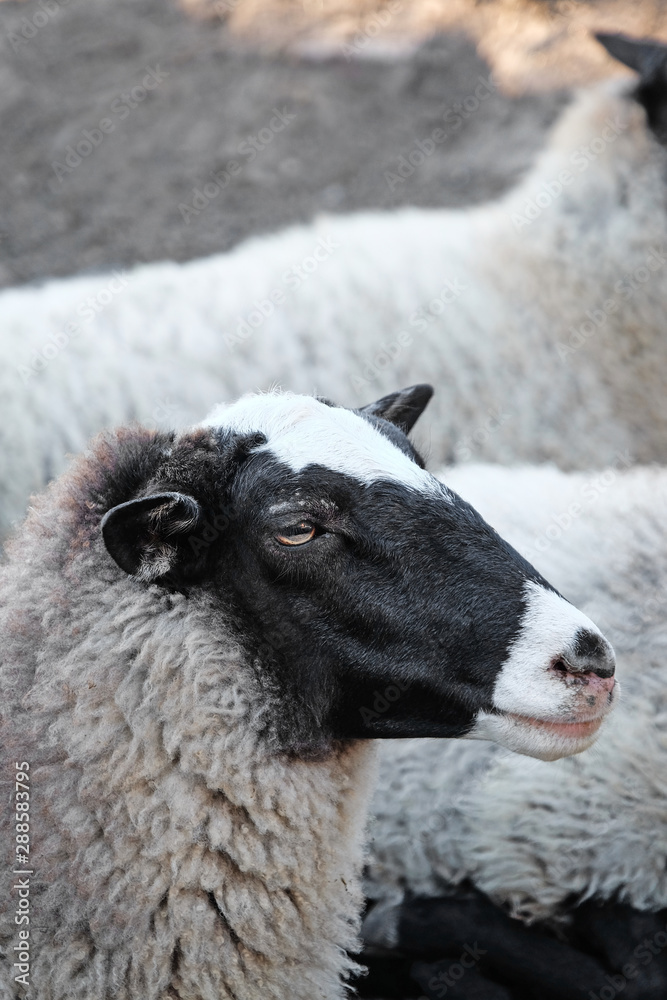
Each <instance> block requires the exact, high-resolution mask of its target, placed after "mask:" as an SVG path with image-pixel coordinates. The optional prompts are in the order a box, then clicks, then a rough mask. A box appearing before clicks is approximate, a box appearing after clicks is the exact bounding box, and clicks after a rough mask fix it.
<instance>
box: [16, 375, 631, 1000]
mask: <svg viewBox="0 0 667 1000" xmlns="http://www.w3.org/2000/svg"><path fill="white" fill-rule="evenodd" d="M430 395H431V390H430V389H429V387H425V386H416V387H413V388H411V389H408V390H404V391H403V392H401V393H394V394H393V395H391V396H390V397H387V398H384V399H382V400H380V401H378V402H377V403H376V404H373V405H372V406H369V407H367V408H366V409H365V410H363V411H362V412H354V411H350V410H346V409H343V408H340V407H335V406H333V405H330V404H326V403H324V402H321V401H318V400H315V399H313V398H312V397H303V396H293V395H289V394H286V395H282V394H278V393H273V394H268V395H264V396H251V397H246V398H244V399H242V400H240V401H239V402H237V403H235V404H232V405H228V406H219V407H218V408H217V409H216V410H214V411H213V413H212V414H211V416H210V417H209V418H208V420H207V421H206V422H205V423H204V424H202V425H201V426H200V427H198V428H195V429H194V430H189V431H186V432H184V433H182V434H180V435H176V434H174V433H173V432H172V433H167V432H155V431H148V430H144V429H141V428H136V427H135V428H133V429H129V430H121V431H119V432H116V433H115V434H112V433H106V434H105V435H102V436H101V437H100V438H99V439H98V440H97V441H96V442H94V444H93V447H92V450H91V451H90V452H88V453H87V454H86V455H84V456H83V457H82V458H81V459H79V460H77V461H76V462H75V463H74V465H73V466H72V468H71V469H70V470H69V471H68V472H67V473H65V474H64V475H63V476H62V478H61V479H59V480H57V481H56V482H55V483H54V484H53V486H52V487H51V489H50V490H49V491H48V492H47V493H46V494H45V495H44V496H43V497H41V498H39V499H38V500H37V502H36V506H35V508H34V509H33V510H32V512H31V514H30V516H29V518H28V519H27V521H26V523H25V526H24V527H23V528H22V529H21V530H20V531H19V532H18V534H17V535H16V536H15V537H14V539H13V540H12V541H11V543H10V544H9V546H8V562H7V563H6V564H5V565H4V566H3V567H2V569H1V570H0V609H1V611H0V638H1V645H2V650H3V658H2V667H1V669H0V706H1V711H2V715H1V716H0V748H1V751H0V781H2V783H3V789H4V790H3V793H2V795H3V802H4V807H3V809H2V811H1V812H0V830H1V833H2V838H1V842H2V844H3V854H4V857H5V861H6V862H7V866H8V870H9V871H13V872H14V876H12V877H14V878H15V881H14V882H13V883H12V882H11V881H8V880H6V885H7V888H8V892H7V893H6V894H3V902H2V911H3V918H4V919H3V920H2V922H0V941H1V943H2V958H3V961H2V962H1V963H0V992H1V993H2V996H3V998H4V997H23V996H24V995H25V986H26V985H28V986H30V987H31V989H32V990H34V991H35V995H36V996H39V1000H73V998H78V1000H103V998H104V1000H106V998H108V997H110V996H113V997H114V998H115V1000H173V998H175V997H183V998H185V997H188V998H194V997H196V998H197V1000H232V998H233V1000H257V998H258V997H263V998H267V1000H268V998H271V1000H314V998H321V1000H334V998H339V1000H340V998H342V997H343V996H344V995H346V991H345V987H344V980H345V978H346V977H347V976H348V975H349V973H350V972H351V971H352V970H353V969H354V968H355V965H354V962H353V961H352V959H351V958H349V957H348V956H347V955H346V953H345V949H351V950H354V948H355V944H356V932H357V929H358V924H359V911H360V907H361V901H362V899H361V892H360V884H359V869H360V865H361V860H362V850H363V828H364V821H365V813H366V806H367V800H368V798H369V795H370V790H371V786H372V782H373V778H374V771H375V768H374V763H373V762H374V758H375V749H374V741H373V739H372V737H375V736H384V737H390V736H396V737H407V736H414V735H417V734H424V735H430V736H453V735H465V734H468V735H470V734H475V733H477V734H483V735H486V736H487V737H489V738H494V739H497V740H499V741H500V742H501V743H503V744H504V745H506V746H511V747H513V748H514V749H517V750H519V751H521V752H525V753H531V754H539V755H540V756H542V757H547V758H550V757H558V756H561V755H562V754H566V753H575V752H578V751H579V750H581V749H583V748H584V747H585V746H588V745H589V744H590V743H591V742H592V741H593V740H594V739H595V734H596V732H597V729H598V728H599V726H600V722H601V720H602V719H603V717H604V716H605V715H606V714H607V713H608V712H609V710H610V709H611V708H612V707H613V704H614V701H615V691H616V688H615V681H614V678H613V672H614V659H613V653H612V651H611V647H610V646H609V644H608V643H607V641H606V640H605V639H604V637H603V636H602V635H601V633H600V632H599V630H598V629H597V628H596V626H594V625H593V624H592V622H590V621H589V619H588V618H586V617H585V616H584V615H582V614H581V613H580V612H579V611H577V610H576V609H575V608H573V607H572V606H571V605H570V604H568V602H567V601H565V600H563V598H561V597H560V596H559V595H558V594H556V592H555V591H554V590H553V589H551V588H550V586H549V585H548V584H546V582H545V581H544V580H543V578H542V577H540V576H539V574H537V573H536V572H535V571H534V570H533V569H532V567H531V566H530V565H529V564H528V563H527V562H526V561H525V560H524V559H523V558H522V557H520V556H519V555H518V554H517V553H516V552H515V551H514V550H513V549H511V547H510V546H508V545H507V544H506V543H505V542H504V541H503V540H502V539H501V538H499V536H498V535H497V534H496V533H495V532H494V531H493V530H492V529H491V528H489V526H488V525H486V524H485V523H484V522H483V521H482V519H481V518H480V517H479V516H478V515H477V514H476V512H475V511H474V510H473V509H472V508H471V507H470V506H469V505H468V504H466V503H464V502H463V501H461V500H460V499H459V498H458V497H456V496H455V494H453V493H451V491H449V490H448V489H447V488H446V487H445V486H444V485H443V484H442V483H440V482H439V481H438V480H436V479H435V477H433V476H431V475H430V474H429V473H427V472H426V471H425V470H424V468H423V463H422V462H421V459H420V458H419V456H418V455H417V453H416V452H415V451H414V449H413V448H412V446H411V445H410V443H409V441H408V439H407V437H406V436H405V434H404V433H403V431H406V432H407V431H408V430H409V429H410V428H411V426H412V424H413V423H414V421H415V420H416V419H417V417H418V416H419V414H420V413H421V411H422V410H423V408H424V406H425V405H426V403H427V402H428V400H429V398H430ZM566 661H567V663H568V664H569V665H568V666H567V667H566V666H565V662H566ZM559 664H560V666H559ZM378 696H380V697H382V698H383V699H384V701H386V704H383V705H381V706H378V704H377V698H378ZM591 699H592V701H593V702H594V703H595V706H596V707H595V709H592V708H591V705H590V702H591ZM545 716H547V717H560V718H561V719H562V725H560V726H559V727H552V728H545V727H544V726H543V724H542V722H541V721H540V720H541V719H542V718H543V717H545ZM593 716H594V718H593ZM582 718H583V720H584V721H581V720H582ZM8 805H9V806H10V807H11V808H7V806H8ZM28 807H29V808H28ZM22 873H23V874H22ZM12 885H13V888H12Z"/></svg>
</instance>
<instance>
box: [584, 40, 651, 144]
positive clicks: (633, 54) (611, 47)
mask: <svg viewBox="0 0 667 1000" xmlns="http://www.w3.org/2000/svg"><path fill="white" fill-rule="evenodd" d="M595 37H596V38H597V40H598V41H599V42H600V43H601V44H602V45H604V47H605V49H606V50H607V52H608V53H609V54H610V55H612V56H613V57H614V59H618V60H619V62H622V63H623V64H624V65H625V66H629V67H630V69H634V70H635V72H637V73H639V76H640V80H639V85H638V87H637V90H636V91H635V97H636V99H637V101H638V102H639V103H640V104H641V105H642V107H643V108H645V110H646V117H647V118H648V123H649V125H650V126H651V130H652V131H653V133H654V134H655V136H656V138H657V139H658V141H659V142H661V143H662V144H663V145H665V144H667V45H661V44H660V43H659V42H652V41H651V40H650V39H648V38H629V37H628V36H627V35H607V34H604V33H602V32H599V33H598V34H597V35H596V36H595Z"/></svg>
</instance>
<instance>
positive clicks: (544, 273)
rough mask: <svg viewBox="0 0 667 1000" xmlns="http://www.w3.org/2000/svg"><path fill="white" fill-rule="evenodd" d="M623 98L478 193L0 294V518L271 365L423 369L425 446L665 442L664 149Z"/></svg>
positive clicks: (260, 376)
mask: <svg viewBox="0 0 667 1000" xmlns="http://www.w3.org/2000/svg"><path fill="white" fill-rule="evenodd" d="M628 95H629V88H628V85H627V84H625V83H624V84H623V85H622V86H620V87H619V85H618V84H615V85H614V86H613V87H609V86H608V85H605V86H602V87H597V88H596V89H594V90H592V91H590V92H587V93H585V94H583V95H581V96H580V97H579V98H577V99H576V100H575V102H574V103H573V105H572V106H571V107H570V108H569V109H567V110H566V111H565V112H564V113H563V115H562V118H561V120H560V121H559V123H558V124H557V125H556V127H555V129H554V131H553V134H552V136H551V138H550V140H549V143H548V146H547V148H546V149H545V151H544V153H543V155H542V156H541V157H540V158H539V159H538V161H537V162H536V164H535V166H534V168H533V170H532V171H531V172H530V173H529V175H528V176H527V177H526V178H525V180H524V181H523V182H522V183H521V184H520V185H519V186H518V187H517V188H515V189H514V190H513V191H511V192H510V193H509V194H508V195H507V196H505V197H503V198H501V199H500V200H498V201H495V202H492V203H489V204H487V205H483V206H480V207H476V208H471V209H465V210H457V211H454V210H449V209H447V210H433V209H429V210H419V209H405V210H401V211H397V212H369V213H361V214H358V215H351V216H340V217H336V216H333V217H321V218H318V219H316V220H315V221H314V222H312V223H311V224H309V225H303V226H297V227H294V228H291V229H288V230H286V231H285V232H282V233H279V234H277V235H273V236H269V237H261V238H255V239H251V240H249V241H247V242H246V243H244V244H242V245H241V246H239V247H237V248H236V249H234V250H233V251H232V252H230V253H227V254H221V255H217V256H213V257H209V258H206V259H203V260H195V261H191V262H190V263H186V264H180V265H179V264H175V263H156V264H150V265H144V266H140V267H137V268H136V269H135V270H133V271H131V272H127V273H126V274H125V275H122V276H120V277H118V276H116V277H114V276H113V275H111V274H106V275H100V276H96V277H80V278H71V279H66V280H57V281H50V282H48V283H47V284H45V285H44V286H42V287H39V288H33V287H26V288H20V289H14V290H9V291H5V292H4V293H2V295H0V399H1V400H2V405H3V407H4V412H3V420H2V421H1V422H0V434H1V435H2V440H1V441H0V509H1V511H2V517H3V518H4V521H3V523H2V525H0V530H1V531H2V532H3V533H4V532H5V531H6V529H7V526H8V524H9V523H10V522H11V521H13V520H15V519H16V518H18V517H19V516H21V514H22V513H23V511H24V509H25V504H26V498H27V496H28V494H29V493H30V492H31V491H33V490H36V489H39V488H41V486H42V485H43V484H44V482H45V481H46V480H48V479H49V478H50V477H51V476H53V475H54V474H55V473H57V472H59V471H60V470H61V468H62V467H63V463H64V456H65V454H66V453H67V452H76V451H79V450H80V449H81V448H82V447H83V445H84V443H85V441H86V440H87V439H88V438H89V436H90V435H91V434H92V433H94V432H95V431H97V430H98V429H100V428H101V427H103V426H108V425H113V424H117V423H124V422H126V421H127V420H128V419H132V418H135V417H136V418H137V419H139V420H141V421H143V422H145V423H148V424H152V425H170V426H171V425H175V426H184V425H186V424H190V423H191V422H193V421H194V419H196V417H197V416H198V415H199V414H201V412H202V410H203V409H205V408H207V407H210V406H212V405H213V404H214V403H215V402H217V401H219V400H220V399H228V400H231V399H233V398H236V397H237V396H238V395H240V394H241V393H243V392H247V391H250V390H254V389H258V388H260V389H265V388H268V387H269V386H270V385H272V384H274V383H276V382H278V383H279V384H281V385H282V386H283V387H284V388H286V389H291V390H293V391H296V392H305V393H312V392H313V391H317V392H319V393H321V394H323V395H325V396H329V397H331V398H334V399H336V400H337V401H338V402H340V403H342V404H349V405H360V404H362V403H365V402H368V401H370V400H371V399H373V398H376V397H378V396H380V395H382V394H383V393H385V392H388V391H391V390H394V389H396V388H398V387H400V386H403V385H409V384H411V383H415V382H423V381H432V382H434V383H435V384H436V385H438V386H439V387H441V388H440V391H439V393H437V394H436V398H435V403H434V406H433V408H432V410H431V411H430V420H431V423H430V433H426V434H422V437H421V441H422V443H424V444H425V445H426V447H427V449H428V450H429V451H430V453H431V455H432V457H433V458H434V459H435V460H437V461H444V460H447V461H449V460H452V459H457V460H467V459H470V458H473V459H474V458H476V459H484V460H489V459H492V460H497V461H510V460H524V461H528V460H530V461H535V460H545V459H551V460H554V461H556V462H557V463H558V464H559V465H561V466H563V467H588V466H601V465H605V464H607V463H610V462H612V461H615V460H616V458H617V456H618V454H619V453H621V454H624V453H626V452H627V453H629V454H630V455H631V456H632V459H633V460H635V461H650V460H653V459H655V458H662V457H664V452H665V448H664V440H665V433H666V431H667V395H666V394H665V393H664V391H663V390H664V372H665V370H666V369H667V366H666V364H665V357H664V355H665V352H666V351H667V341H666V339H665V337H664V333H663V311H664V309H663V304H664V301H665V296H666V294H667V267H666V266H665V262H666V261H667V257H665V256H663V249H664V247H663V239H664V234H665V230H666V219H665V198H664V185H665V180H664V178H665V172H666V169H667V152H666V151H665V150H664V149H663V148H662V147H661V146H660V145H659V144H658V142H657V141H656V140H655V139H654V137H653V136H652V134H651V133H650V131H649V130H648V128H647V125H646V117H645V113H644V111H643V109H642V108H641V107H640V106H639V105H638V104H637V103H636V102H635V101H634V99H632V97H630V96H628ZM583 148H586V149H588V150H589V152H588V154H584V153H582V149H583ZM564 171H568V173H569V175H570V180H569V181H568V182H567V183H563V182H562V179H561V180H559V178H562V176H563V172H564ZM531 206H533V207H531ZM536 213H537V214H536ZM529 216H531V217H532V218H529ZM633 275H634V276H635V277H632V276H633ZM418 437H419V435H418Z"/></svg>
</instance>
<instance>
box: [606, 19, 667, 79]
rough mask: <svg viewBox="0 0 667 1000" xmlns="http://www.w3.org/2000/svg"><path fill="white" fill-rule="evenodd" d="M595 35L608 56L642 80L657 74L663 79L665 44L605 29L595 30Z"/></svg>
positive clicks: (666, 54)
mask: <svg viewBox="0 0 667 1000" xmlns="http://www.w3.org/2000/svg"><path fill="white" fill-rule="evenodd" d="M595 37H596V38H597V40H598V42H600V44H601V45H604V47H605V49H606V50H607V52H608V53H609V55H610V56H613V57H614V59H618V61H619V62H621V63H623V65H624V66H629V68H630V69H633V70H634V71H635V72H636V73H639V75H640V76H641V78H642V80H644V81H648V80H654V79H655V78H656V77H657V76H662V78H663V79H664V77H665V68H666V67H667V45H661V44H660V43H659V42H653V41H651V39H650V38H630V36H629V35H611V34H608V33H607V32H605V31H597V32H596V33H595Z"/></svg>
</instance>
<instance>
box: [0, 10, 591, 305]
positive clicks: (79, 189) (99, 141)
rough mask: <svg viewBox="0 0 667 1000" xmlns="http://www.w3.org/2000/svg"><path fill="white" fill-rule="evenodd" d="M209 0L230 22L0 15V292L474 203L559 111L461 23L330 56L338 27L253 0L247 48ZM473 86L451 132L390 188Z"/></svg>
mask: <svg viewBox="0 0 667 1000" xmlns="http://www.w3.org/2000/svg"><path fill="white" fill-rule="evenodd" d="M203 2H204V0H202V3H203ZM217 2H218V3H220V2H224V3H226V4H232V5H233V7H234V10H233V16H232V15H229V16H228V15H227V14H226V13H225V16H223V17H221V16H218V14H215V11H214V14H215V16H213V17H210V16H209V17H203V16H202V13H206V12H208V14H211V10H210V7H209V8H206V9H204V8H203V7H201V6H200V7H196V6H195V4H196V3H197V0H187V4H188V6H186V7H184V6H179V5H177V4H176V3H175V2H169V0H39V2H38V0H21V2H16V0H13V2H12V0H6V2H3V3H0V129H1V134H2V147H1V150H0V158H1V163H2V174H1V176H2V184H1V185H0V284H2V285H9V284H17V283H23V282H28V281H33V280H40V279H43V278H45V277H49V276H53V275H66V274H71V273H75V272H85V271H96V270H101V269H106V268H109V267H113V266H118V265H124V266H130V265H132V264H134V263H136V262H139V261H148V260H155V259H160V258H174V259H176V260H185V259H188V258H191V257H195V256H199V255H202V254H208V253H211V252H214V251H218V250H224V249H227V248H229V247H231V246H232V245H233V244H235V243H236V242H237V241H239V240H240V239H242V238H243V237H245V236H247V235H248V234H250V233H256V232H262V231H267V230H272V229H276V228H279V227H281V226H284V225H285V224H288V223H290V222H294V221H297V220H303V219H307V218H309V217H311V216H312V215H313V214H315V213H317V212H318V211H321V210H327V211H347V210H350V209H356V208H366V207H378V208H380V207H388V206H392V205H400V204H406V203H409V204H418V205H459V204H465V203H468V202H473V201H480V200H483V199H485V198H488V197H489V196H491V195H494V194H496V193H497V192H499V191H501V190H502V189H504V188H505V187H506V186H508V185H509V184H511V183H512V181H513V180H514V179H515V178H516V177H517V176H518V175H519V174H520V173H521V172H522V171H523V170H525V168H526V167H527V165H528V164H529V163H530V161H531V159H532V157H533V156H534V154H535V151H536V150H537V149H538V147H539V145H540V143H541V140H542V135H543V133H544V130H545V128H546V127H547V125H548V124H549V122H550V121H551V120H552V119H553V117H554V115H555V113H556V111H557V109H558V107H559V106H560V104H561V103H562V102H563V100H564V99H565V91H564V90H563V89H556V90H544V89H543V90H542V91H541V92H540V91H538V92H532V93H524V94H515V95H513V96H508V94H507V93H505V92H503V91H502V90H501V89H500V88H499V87H498V86H497V85H496V83H495V80H492V81H491V82H489V71H490V70H489V65H488V64H487V63H486V62H485V61H484V60H483V59H482V58H481V57H480V56H478V54H477V52H476V49H475V45H474V44H473V42H472V41H471V40H469V39H468V38H466V37H465V35H464V34H462V33H461V32H460V28H461V25H456V27H457V29H459V30H458V33H451V32H450V33H449V34H447V35H444V36H437V35H436V36H432V37H429V38H426V40H424V38H425V36H428V35H429V31H428V30H425V28H424V26H423V25H422V27H421V28H420V29H419V30H417V28H414V27H413V28H412V29H411V32H410V33H408V32H407V31H406V33H405V34H404V38H403V42H404V44H402V45H400V46H398V47H396V46H394V49H392V47H391V39H389V41H387V40H386V39H384V40H383V39H382V38H381V39H376V38H375V37H371V35H370V34H366V35H362V36H360V37H361V39H362V41H363V39H366V41H367V42H368V44H365V43H364V44H363V45H360V43H359V38H357V41H356V43H355V36H354V33H353V34H352V35H350V34H349V30H352V29H354V28H355V24H356V23H357V22H354V21H353V22H349V23H348V29H349V30H348V37H349V39H350V42H351V44H352V45H354V44H356V45H357V48H356V49H354V50H353V51H351V52H350V51H347V52H344V51H342V49H341V38H340V22H339V20H338V21H336V20H335V19H334V21H333V22H331V19H330V18H326V17H320V20H319V22H318V23H319V24H320V29H321V30H319V33H318V32H317V31H315V30H314V28H313V26H312V25H310V28H309V29H308V30H306V29H305V28H299V29H298V30H296V29H295V30H294V33H293V35H289V33H288V34H287V35H286V34H285V31H286V24H287V26H288V27H289V18H287V19H286V16H285V12H284V11H283V10H282V9H281V5H280V3H277V4H276V5H273V6H272V5H271V3H268V2H267V3H266V4H265V8H266V9H265V11H264V14H265V16H263V17H259V16H257V17H256V19H255V25H256V29H257V30H256V32H255V36H256V37H252V32H251V31H250V28H249V23H248V15H247V14H246V19H245V21H243V20H242V21H241V23H237V22H239V19H240V17H241V14H242V13H243V11H244V10H245V9H246V8H245V7H244V6H243V5H242V4H241V3H239V2H238V0H237V2H236V3H234V0H217ZM392 2H393V3H394V4H396V3H398V2H399V0H392ZM184 3H186V0H184ZM314 6H316V5H313V4H311V5H310V8H314ZM417 6H419V5H418V4H417ZM257 7H258V5H257V2H255V0H251V2H250V3H249V4H248V5H247V8H248V10H249V11H250V12H251V13H252V11H253V10H254V11H255V14H257ZM307 8H308V5H307V4H305V5H303V7H301V8H300V10H301V12H302V13H303V12H304V11H305V13H308V9H307ZM364 9H365V10H366V13H365V14H363V18H362V21H360V22H359V23H361V24H362V26H363V25H365V30H366V31H367V32H368V31H369V30H370V29H369V25H370V22H369V21H368V18H369V17H370V16H371V14H372V11H371V12H370V13H369V9H370V8H368V5H366V8H364ZM225 10H226V9H225ZM311 13H312V9H311ZM360 16H361V15H360ZM364 18H365V20H364ZM272 19H273V20H272ZM251 20H252V19H251ZM332 23H333V24H335V25H337V27H336V31H338V36H337V39H335V40H334V41H335V44H334V45H333V48H332V42H331V38H330V37H329V36H330V35H331V31H330V28H331V24H332ZM272 24H273V31H271V30H270V29H271V25H272ZM435 27H438V25H435ZM271 39H273V40H274V42H275V44H273V45H272V46H271V45H268V44H267V40H271ZM290 39H291V41H290ZM406 40H407V41H409V44H407V41H406ZM292 42H293V44H292ZM317 46H319V52H318V53H317V55H316V54H315V52H314V47H315V48H317ZM336 46H337V48H336ZM600 58H602V57H600ZM484 81H486V89H485V85H484ZM480 84H481V85H482V86H481V90H480V91H479V93H481V94H483V95H484V99H483V100H481V101H479V107H478V108H477V109H476V110H475V111H474V112H473V113H471V114H470V115H469V116H468V117H467V120H466V121H465V122H464V123H463V125H462V126H461V127H460V128H459V129H458V130H451V134H448V136H447V139H446V141H444V142H443V143H442V145H441V146H440V147H439V148H438V149H437V151H436V153H435V154H434V155H433V156H431V157H429V158H428V159H427V161H426V162H425V163H424V165H423V167H421V168H420V169H419V170H415V172H414V174H413V175H412V176H410V177H409V178H406V179H401V180H400V181H399V182H395V181H393V180H392V179H391V177H392V175H394V176H395V170H396V167H397V166H398V164H399V162H400V157H401V155H405V154H406V153H408V152H410V150H411V149H412V148H413V147H414V145H415V143H416V142H417V141H419V140H420V139H422V138H423V137H425V136H426V135H428V133H430V132H431V130H432V129H433V128H434V127H437V126H438V125H439V124H442V122H443V119H444V117H445V116H446V114H447V112H448V111H449V112H450V118H451V116H452V115H453V114H454V113H455V111H456V109H457V107H458V108H459V109H460V108H461V106H462V105H463V103H464V102H465V101H466V98H469V99H470V98H471V95H473V94H474V92H475V88H476V87H478V86H479V85H480ZM472 103H474V101H473V102H472ZM469 104H470V101H469ZM278 113H279V114H278ZM233 164H235V165H236V166H235V167H234V166H232V165H233ZM214 178H217V180H214ZM205 185H208V187H207V188H206V189H205V190H206V191H208V192H209V194H211V197H210V198H208V197H207V196H206V194H203V196H202V195H201V194H200V195H199V196H198V195H197V194H196V193H195V192H196V190H197V189H199V190H200V191H202V189H203V188H204V186H205ZM196 206H199V207H198V208H196ZM191 208H196V211H189V209H191Z"/></svg>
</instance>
